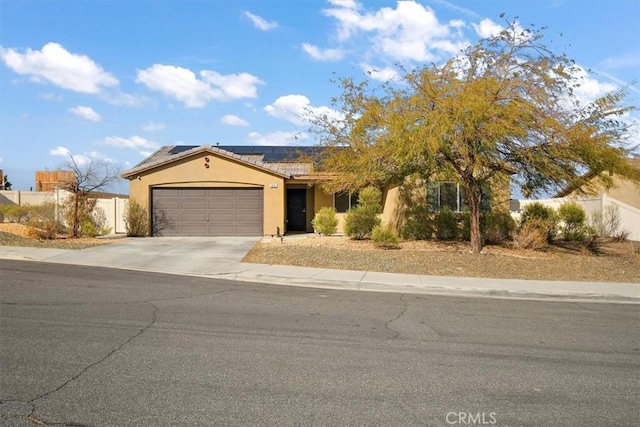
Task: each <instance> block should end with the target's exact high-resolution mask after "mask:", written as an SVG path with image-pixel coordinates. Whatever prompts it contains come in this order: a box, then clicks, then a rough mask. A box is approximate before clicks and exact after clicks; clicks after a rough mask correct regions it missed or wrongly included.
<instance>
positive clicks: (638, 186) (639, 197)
mask: <svg viewBox="0 0 640 427" xmlns="http://www.w3.org/2000/svg"><path fill="white" fill-rule="evenodd" d="M629 162H630V163H631V164H632V165H633V167H634V168H635V169H636V170H637V171H638V174H639V175H640V159H629ZM587 178H588V175H587ZM614 182H615V183H614V185H613V186H612V187H611V188H608V189H606V188H600V189H596V190H595V191H591V192H589V193H590V194H592V195H598V196H599V195H606V196H607V197H610V198H612V199H615V200H617V201H619V202H622V203H625V204H627V205H629V206H632V207H634V208H636V209H640V182H633V181H631V180H628V179H620V178H618V177H614ZM584 193H585V191H583V189H578V188H574V187H569V188H566V189H564V190H562V191H561V192H559V193H558V194H556V195H555V196H554V198H560V197H578V196H581V195H584Z"/></svg>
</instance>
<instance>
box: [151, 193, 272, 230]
mask: <svg viewBox="0 0 640 427" xmlns="http://www.w3.org/2000/svg"><path fill="white" fill-rule="evenodd" d="M151 199H152V209H153V218H152V221H153V235H154V236H261V235H262V233H263V230H262V218H263V207H262V206H263V202H262V201H263V194H262V189H261V188H154V189H153V190H152V193H151Z"/></svg>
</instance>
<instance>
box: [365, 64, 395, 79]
mask: <svg viewBox="0 0 640 427" xmlns="http://www.w3.org/2000/svg"><path fill="white" fill-rule="evenodd" d="M360 68H362V70H363V71H364V72H365V73H367V74H368V75H369V76H370V77H371V78H372V79H374V80H378V81H381V82H389V81H400V79H401V76H400V74H399V73H398V70H396V69H395V68H392V67H375V66H373V65H370V64H360Z"/></svg>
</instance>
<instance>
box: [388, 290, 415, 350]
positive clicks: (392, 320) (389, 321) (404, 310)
mask: <svg viewBox="0 0 640 427" xmlns="http://www.w3.org/2000/svg"><path fill="white" fill-rule="evenodd" d="M403 298H404V294H401V295H400V302H401V303H402V310H400V314H398V315H397V316H396V317H394V318H393V319H390V320H387V321H386V322H385V323H384V328H385V329H386V330H388V331H390V332H392V333H393V334H394V335H393V336H392V337H390V338H385V339H383V340H382V341H381V342H383V343H385V342H387V341H391V340H393V339H396V338H398V337H399V336H400V332H398V331H396V330H395V329H393V328H392V327H391V326H390V325H391V324H392V323H393V322H395V321H396V320H398V319H400V317H402V315H403V314H404V313H406V311H407V309H408V308H409V303H408V302H406V301H404V300H403Z"/></svg>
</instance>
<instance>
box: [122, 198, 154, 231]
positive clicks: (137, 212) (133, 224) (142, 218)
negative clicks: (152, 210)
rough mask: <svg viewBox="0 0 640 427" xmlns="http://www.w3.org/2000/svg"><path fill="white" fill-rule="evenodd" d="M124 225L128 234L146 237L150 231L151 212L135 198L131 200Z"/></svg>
mask: <svg viewBox="0 0 640 427" xmlns="http://www.w3.org/2000/svg"><path fill="white" fill-rule="evenodd" d="M124 226H125V229H126V230H127V236H130V237H144V236H146V235H147V234H148V233H149V214H148V213H147V210H146V209H145V208H144V207H143V206H142V205H141V204H140V203H138V202H136V201H135V200H129V203H127V209H126V210H125V214H124Z"/></svg>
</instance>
